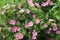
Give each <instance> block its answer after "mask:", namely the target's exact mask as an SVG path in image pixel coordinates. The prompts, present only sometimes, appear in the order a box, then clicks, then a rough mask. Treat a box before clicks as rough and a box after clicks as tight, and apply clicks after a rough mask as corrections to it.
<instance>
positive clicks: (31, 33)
mask: <svg viewBox="0 0 60 40" xmlns="http://www.w3.org/2000/svg"><path fill="white" fill-rule="evenodd" d="M54 7H55V4H54V3H53V1H51V0H46V1H41V3H40V2H39V1H34V0H26V1H25V0H24V2H22V3H17V4H7V5H6V6H4V7H2V8H1V15H0V16H1V17H0V33H1V36H0V38H2V40H10V39H11V40H54V39H55V36H56V35H60V30H59V26H60V20H59V19H60V18H59V17H57V14H56V13H58V12H57V11H56V9H54ZM54 11H56V12H54ZM55 14H56V15H55Z"/></svg>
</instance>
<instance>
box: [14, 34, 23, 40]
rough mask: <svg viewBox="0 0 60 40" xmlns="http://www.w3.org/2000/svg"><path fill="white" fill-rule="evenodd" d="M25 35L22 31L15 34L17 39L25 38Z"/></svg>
mask: <svg viewBox="0 0 60 40" xmlns="http://www.w3.org/2000/svg"><path fill="white" fill-rule="evenodd" d="M23 36H24V35H23V34H22V33H20V34H16V35H15V38H16V39H23Z"/></svg>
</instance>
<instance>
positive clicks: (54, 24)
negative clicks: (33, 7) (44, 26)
mask: <svg viewBox="0 0 60 40" xmlns="http://www.w3.org/2000/svg"><path fill="white" fill-rule="evenodd" d="M51 25H52V26H53V27H52V29H53V31H56V30H57V29H58V28H57V24H56V23H52V24H51Z"/></svg>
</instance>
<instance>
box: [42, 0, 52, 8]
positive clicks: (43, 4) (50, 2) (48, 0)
mask: <svg viewBox="0 0 60 40" xmlns="http://www.w3.org/2000/svg"><path fill="white" fill-rule="evenodd" d="M48 4H49V5H53V2H52V1H51V0H47V1H46V2H44V3H42V6H44V7H45V6H47V5H48Z"/></svg>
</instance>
